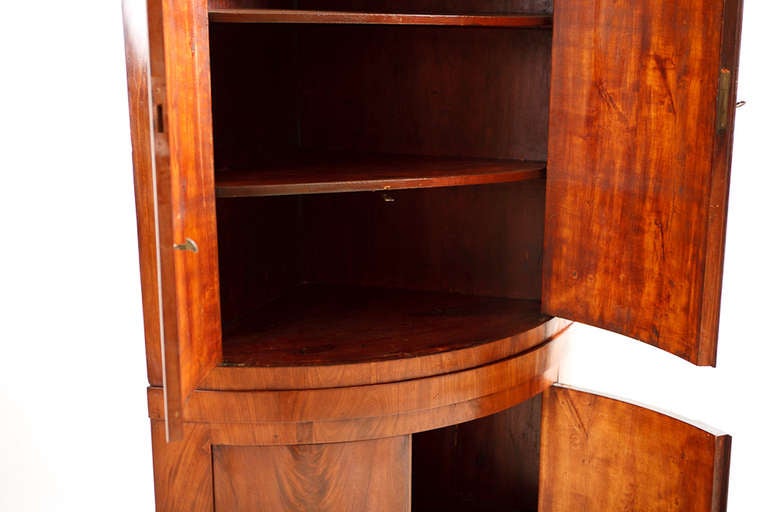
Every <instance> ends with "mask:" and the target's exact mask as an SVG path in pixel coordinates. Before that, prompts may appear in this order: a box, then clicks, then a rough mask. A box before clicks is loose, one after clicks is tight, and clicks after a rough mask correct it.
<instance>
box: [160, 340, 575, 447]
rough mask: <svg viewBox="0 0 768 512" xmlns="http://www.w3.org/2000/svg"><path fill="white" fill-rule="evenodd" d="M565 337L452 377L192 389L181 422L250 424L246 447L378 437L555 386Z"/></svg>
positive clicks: (490, 410)
mask: <svg viewBox="0 0 768 512" xmlns="http://www.w3.org/2000/svg"><path fill="white" fill-rule="evenodd" d="M564 344H565V339H564V338H563V337H562V336H560V337H558V338H556V339H554V340H552V341H548V342H545V343H543V344H541V345H538V346H536V347H534V348H532V349H530V350H528V351H527V352H524V353H522V354H520V355H516V356H513V357H509V358H506V359H503V360H501V361H497V362H493V363H489V364H486V365H483V366H480V367H477V368H470V369H466V370H462V371H458V372H453V373H444V374H440V375H435V376H431V377H425V378H419V379H412V380H406V381H398V382H390V383H384V384H375V385H368V386H350V387H338V388H327V389H293V390H274V391H262V390H253V391H195V392H194V393H192V395H191V396H190V398H189V401H188V402H187V404H186V407H185V415H186V418H187V419H188V421H192V422H203V423H210V424H233V423H234V424H245V423H248V424H251V425H250V428H249V430H250V433H249V435H250V436H252V437H251V438H250V439H251V441H252V442H253V443H252V444H303V443H330V442H343V441H352V440H361V439H377V438H381V437H389V436H397V435H403V434H409V433H413V432H420V431H423V430H428V429H431V428H439V427H443V426H446V425H451V424H455V423H459V422H462V421H468V420H471V419H476V418H479V417H482V416H487V415H489V414H494V413H496V412H499V411H501V410H504V409H506V408H509V407H511V406H513V405H515V404H518V403H520V402H523V401H525V400H527V399H529V398H531V397H532V396H534V395H536V394H537V393H540V392H541V391H543V390H544V389H545V388H546V387H548V386H549V385H551V383H552V382H554V380H555V378H556V376H557V369H558V365H559V361H560V358H561V356H562V351H563V349H564ZM148 396H149V410H150V417H151V418H153V419H157V420H162V419H163V414H164V406H163V392H162V389H159V388H150V390H149V392H148Z"/></svg>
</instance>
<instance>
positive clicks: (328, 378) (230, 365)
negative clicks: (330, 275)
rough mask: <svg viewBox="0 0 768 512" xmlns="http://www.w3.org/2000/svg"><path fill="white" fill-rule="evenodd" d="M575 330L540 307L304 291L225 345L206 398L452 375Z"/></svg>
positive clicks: (269, 309) (468, 298)
mask: <svg viewBox="0 0 768 512" xmlns="http://www.w3.org/2000/svg"><path fill="white" fill-rule="evenodd" d="M567 325H568V322H566V321H564V320H561V319H557V318H551V317H548V316H546V315H542V314H541V312H540V304H539V302H538V301H531V300H513V299H505V298H497V297H478V296H472V295H462V294H454V293H440V292H421V291H412V290H400V289H383V288H367V287H347V286H321V285H305V286H300V287H298V288H296V289H295V290H294V291H293V292H292V293H291V294H289V295H287V296H285V297H283V298H281V299H279V300H276V301H274V302H272V303H270V304H268V305H266V306H264V307H263V308H261V309H259V310H258V311H256V312H255V313H254V314H253V315H252V318H251V319H250V321H249V323H247V324H244V325H241V326H239V327H238V329H237V330H234V331H233V332H228V333H225V336H224V359H223V363H222V365H221V366H219V367H217V368H215V369H214V370H213V371H212V372H211V373H209V375H208V376H207V377H206V378H205V379H204V381H203V382H202V384H201V388H202V389H210V390H254V389H258V390H266V389H308V388H333V387H340V386H355V385H371V384H379V383H384V382H395V381H403V380H408V379H414V378H424V377H428V376H432V375H439V374H446V373H451V372H456V371H461V370H464V369H467V368H474V367H478V366H482V365H484V364H488V363H491V362H493V361H499V360H502V359H504V358H508V357H512V356H514V355H516V354H520V353H523V352H525V351H526V350H529V349H530V348H532V347H534V346H536V345H539V344H540V343H542V342H543V341H545V340H547V339H550V338H552V337H553V336H555V335H556V334H557V333H558V332H560V331H561V330H562V329H564V328H565V327H566V326H567Z"/></svg>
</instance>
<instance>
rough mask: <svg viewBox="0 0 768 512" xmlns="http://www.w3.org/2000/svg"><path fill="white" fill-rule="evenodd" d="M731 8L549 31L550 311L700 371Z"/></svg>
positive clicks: (578, 11) (715, 290)
mask: <svg viewBox="0 0 768 512" xmlns="http://www.w3.org/2000/svg"><path fill="white" fill-rule="evenodd" d="M738 4H739V2H732V1H727V2H726V1H724V0H718V1H715V2H712V1H710V0H685V1H679V2H667V1H665V0H643V1H628V0H627V1H620V2H597V3H595V2H592V1H589V0H576V1H569V2H563V3H562V4H559V5H558V6H557V15H556V18H555V25H554V36H553V37H554V40H553V51H552V54H553V55H552V59H553V62H552V70H553V75H552V90H551V106H550V108H551V111H550V126H549V128H550V137H549V160H548V176H547V214H546V239H545V250H544V252H545V261H544V283H545V288H544V295H543V303H544V310H545V311H547V312H549V313H551V314H554V315H560V316H564V317H566V318H570V319H573V320H577V321H580V322H585V323H589V324H592V325H597V326H600V327H604V328H607V329H610V330H612V331H616V332H619V333H622V334H626V335H628V336H631V337H633V338H637V339H640V340H643V341H646V342H648V343H651V344H652V345H655V346H658V347H661V348H663V349H664V350H667V351H668V352H671V353H673V354H676V355H678V356H680V357H682V358H685V359H687V360H689V361H691V362H694V363H696V364H700V365H713V364H714V362H715V343H716V337H717V326H716V322H717V314H716V313H715V311H716V310H717V309H719V308H718V307H717V305H718V304H719V297H720V282H721V272H722V238H723V233H724V226H725V202H726V201H725V199H726V195H727V194H726V190H727V182H728V168H729V165H730V163H729V160H730V155H729V154H728V152H727V151H724V150H723V148H725V147H727V146H729V145H730V137H731V131H732V123H731V122H730V120H732V116H733V113H732V112H730V113H728V114H727V117H728V122H727V123H726V127H725V128H723V129H721V128H720V127H719V124H718V122H717V120H716V112H717V105H716V102H717V97H718V83H719V77H720V72H721V69H722V67H723V66H731V67H732V65H733V64H734V58H735V49H734V48H735V47H734V43H735V41H736V33H735V30H736V29H735V27H736V26H737V23H736V22H735V20H734V19H733V18H737V17H738V9H737V7H738ZM638 27H643V29H642V30H639V29H638ZM724 27H725V28H726V30H727V32H726V31H725V30H724ZM723 48H724V49H725V51H724V50H723ZM734 76H735V75H733V74H732V75H731V81H732V80H733V79H734ZM731 89H732V90H731V93H730V94H729V96H728V100H727V101H728V103H729V105H730V106H732V105H733V98H732V95H733V94H734V90H735V86H734V87H732V88H731ZM718 148H720V149H718Z"/></svg>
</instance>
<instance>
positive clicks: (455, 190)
mask: <svg viewBox="0 0 768 512" xmlns="http://www.w3.org/2000/svg"><path fill="white" fill-rule="evenodd" d="M210 5H211V6H212V7H214V8H216V7H219V9H218V10H217V11H216V12H217V13H224V14H231V15H233V18H232V19H227V21H226V22H223V21H222V22H217V21H216V20H217V19H219V18H217V17H216V15H214V14H215V13H213V11H212V14H211V23H210V27H209V32H210V58H211V82H212V108H213V136H214V161H215V169H216V171H215V176H216V188H217V223H218V239H219V273H220V289H221V312H222V328H223V329H222V330H223V334H224V363H225V364H232V365H246V366H272V365H276V366H280V365H291V364H326V363H339V362H345V361H360V360H364V359H365V358H370V359H382V358H383V359H386V358H396V357H405V356H408V355H409V354H412V353H414V352H416V353H425V352H429V351H441V350H451V349H452V348H456V347H457V346H465V345H467V344H476V343H484V342H487V341H490V340H491V339H499V338H502V337H504V336H506V335H509V334H510V333H504V332H503V329H505V328H506V329H508V328H514V327H509V325H508V324H505V327H499V329H497V332H491V333H489V332H488V331H487V330H485V331H483V332H477V330H476V329H475V330H473V329H472V328H471V325H473V324H474V325H477V324H482V325H491V324H493V322H497V321H498V319H499V318H500V317H501V316H506V317H507V318H509V317H520V318H523V317H525V318H537V317H539V316H540V313H539V307H538V302H539V300H540V298H541V260H542V257H541V253H542V238H543V224H544V172H545V171H544V168H545V162H546V150H547V105H548V100H549V92H548V91H549V73H550V52H551V30H549V28H547V23H543V27H542V24H541V23H539V22H537V23H538V26H536V27H534V28H531V27H524V28H521V27H519V26H507V25H509V24H511V23H514V24H517V23H518V22H517V21H514V20H517V19H518V18H520V16H522V18H525V16H526V15H531V14H542V13H543V14H544V15H551V2H542V1H492V0H484V1H474V2H470V3H469V4H468V3H467V2H461V3H460V4H459V2H445V1H443V2H438V1H429V0H424V1H420V2H409V3H408V5H407V6H400V5H398V3H397V2H384V1H376V2H362V3H361V2H358V1H356V2H345V1H335V2H326V1H317V2H300V3H295V2H294V3H292V4H291V5H290V7H289V6H286V5H283V4H281V3H280V2H211V4H210ZM222 6H224V7H238V8H240V9H246V10H240V11H237V10H232V9H230V10H227V9H226V8H221V7H222ZM279 9H283V10H279ZM330 11H356V12H357V13H360V12H365V13H423V14H432V15H434V14H438V15H442V14H447V15H455V14H460V15H461V20H462V21H461V23H463V24H468V25H469V26H454V25H452V24H453V23H459V21H458V20H457V19H456V18H451V17H450V16H449V17H448V18H440V19H439V20H438V21H437V22H436V23H439V24H438V25H429V24H428V25H423V24H422V23H425V22H424V20H422V19H421V18H408V17H403V18H402V19H399V18H398V19H395V18H389V17H388V18H381V17H375V16H374V17H372V18H367V19H366V20H367V21H365V22H364V23H361V24H355V23H352V24H350V23H347V22H346V21H342V22H336V21H334V22H329V21H328V20H327V19H325V18H322V16H321V14H323V13H324V12H330ZM238 12H239V13H240V14H238ZM297 12H301V13H309V14H307V15H306V17H305V18H302V22H301V23H296V22H293V21H292V20H294V19H295V15H296V13H297ZM318 12H319V13H320V14H318ZM286 13H287V14H286ZM313 13H314V14H313ZM238 16H240V18H238ZM291 16H293V17H291ZM302 16H304V15H303V14H302ZM222 19H223V18H222ZM349 19H350V20H351V19H352V18H349ZM233 20H234V21H233ZM254 20H256V21H254ZM264 20H268V21H264ZM275 20H276V21H275ZM393 20H394V21H393ZM446 20H447V21H446ZM489 20H492V22H493V23H496V24H497V25H499V24H500V25H502V26H480V25H481V24H487V23H489ZM493 20H495V21H493ZM510 20H512V21H510ZM238 21H240V22H238ZM428 23H431V22H428ZM549 23H550V24H551V19H550V20H549ZM497 323H498V322H497ZM493 325H496V324H493ZM499 325H500V324H499ZM446 333H454V335H452V336H447V337H446V336H444V335H445V334H446ZM437 338H440V339H439V340H438V339H437ZM449 338H450V339H449ZM329 339H330V340H334V341H333V342H328V341H327V340H329ZM322 340H326V341H325V342H323V341H322Z"/></svg>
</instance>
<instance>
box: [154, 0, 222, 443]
mask: <svg viewBox="0 0 768 512" xmlns="http://www.w3.org/2000/svg"><path fill="white" fill-rule="evenodd" d="M148 6H149V13H148V14H149V17H148V19H149V38H150V70H151V78H152V101H153V105H152V106H153V108H152V110H151V111H152V112H153V113H154V114H155V117H154V119H153V130H154V137H153V140H154V148H153V150H154V153H153V155H154V164H155V166H154V167H155V210H156V219H157V242H158V246H157V247H158V265H159V275H160V287H161V292H160V297H161V305H162V311H161V319H162V325H163V336H162V343H163V351H164V357H163V362H164V366H163V369H164V389H165V393H166V395H167V398H166V404H167V407H168V414H167V419H168V426H169V431H168V435H169V438H172V439H178V438H180V437H181V435H182V434H181V432H180V424H181V420H182V418H183V404H184V401H185V400H186V398H187V397H188V396H189V393H191V392H192V391H193V390H194V389H195V387H196V386H197V384H198V382H199V380H200V378H201V377H202V376H204V375H205V374H206V373H207V372H208V371H209V370H210V369H211V368H212V367H213V366H215V365H216V363H218V362H219V361H220V360H221V334H220V332H221V325H220V319H219V315H220V313H219V292H218V251H217V244H216V217H215V194H214V188H213V154H212V149H213V147H212V141H211V119H210V116H211V114H210V94H209V91H210V77H209V67H208V30H207V27H208V24H207V7H206V3H205V1H204V0H195V1H181V0H152V1H150V2H149V3H148ZM190 48H192V49H193V51H190ZM187 239H191V240H193V241H194V242H195V243H196V245H197V247H198V250H197V251H196V252H192V251H188V250H187V251H180V250H176V249H175V248H174V247H175V246H176V245H177V244H184V243H185V241H186V240H187Z"/></svg>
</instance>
